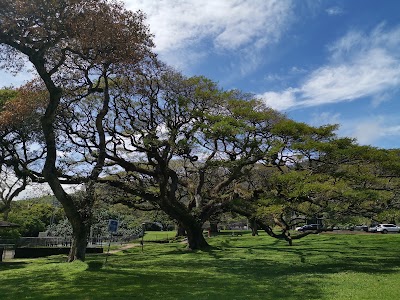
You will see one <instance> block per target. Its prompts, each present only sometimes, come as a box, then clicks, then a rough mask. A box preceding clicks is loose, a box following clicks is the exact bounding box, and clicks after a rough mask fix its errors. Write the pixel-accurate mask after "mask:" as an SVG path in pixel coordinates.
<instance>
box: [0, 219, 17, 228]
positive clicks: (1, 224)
mask: <svg viewBox="0 0 400 300" xmlns="http://www.w3.org/2000/svg"><path fill="white" fill-rule="evenodd" d="M9 227H19V225H18V224H15V223H10V222H7V221H0V228H9Z"/></svg>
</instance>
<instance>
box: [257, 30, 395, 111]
mask: <svg viewBox="0 0 400 300" xmlns="http://www.w3.org/2000/svg"><path fill="white" fill-rule="evenodd" d="M399 47H400V27H397V28H394V29H391V30H387V31H385V30H384V26H383V25H380V26H378V27H377V28H375V29H374V30H373V31H372V32H371V33H370V34H369V35H366V34H363V33H361V32H355V31H352V32H349V33H348V34H347V35H346V36H344V37H343V38H341V39H340V40H338V41H336V42H335V43H334V44H332V45H330V46H329V47H328V51H329V57H328V59H327V61H328V63H327V64H325V65H323V66H321V67H319V68H317V69H315V70H313V71H312V72H310V73H309V74H308V75H306V77H305V78H304V80H303V82H302V84H301V85H300V86H299V87H291V88H289V89H287V90H284V91H278V92H277V91H274V92H271V91H268V92H266V93H264V94H261V95H259V96H260V97H261V98H262V99H264V100H265V102H266V103H267V104H268V105H270V106H271V107H273V108H276V109H279V110H287V109H294V108H296V107H304V106H317V105H322V104H328V103H337V102H342V101H352V100H355V99H359V98H364V97H377V96H379V95H381V94H384V93H385V92H387V91H388V90H391V89H394V88H396V87H398V86H399V84H400V53H399V52H398V49H399ZM288 99H290V101H288ZM376 99H377V98H376ZM375 103H376V102H375Z"/></svg>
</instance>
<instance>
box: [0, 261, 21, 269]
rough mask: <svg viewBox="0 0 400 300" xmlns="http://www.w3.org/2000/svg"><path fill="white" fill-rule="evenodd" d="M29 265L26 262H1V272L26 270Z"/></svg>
mask: <svg viewBox="0 0 400 300" xmlns="http://www.w3.org/2000/svg"><path fill="white" fill-rule="evenodd" d="M26 265H27V263H26V262H21V261H18V262H14V261H3V262H0V271H6V270H14V269H22V268H25V266H26Z"/></svg>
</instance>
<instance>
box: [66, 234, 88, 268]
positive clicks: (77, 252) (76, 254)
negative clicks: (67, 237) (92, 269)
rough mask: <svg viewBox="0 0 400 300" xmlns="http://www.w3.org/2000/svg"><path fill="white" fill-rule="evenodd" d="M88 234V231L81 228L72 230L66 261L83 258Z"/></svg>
mask: <svg viewBox="0 0 400 300" xmlns="http://www.w3.org/2000/svg"><path fill="white" fill-rule="evenodd" d="M88 236H89V231H88V230H84V229H83V228H82V229H81V230H79V232H74V236H73V239H72V245H71V249H70V251H69V255H68V262H72V261H74V260H77V259H78V260H81V261H84V260H85V257H86V247H87V239H88Z"/></svg>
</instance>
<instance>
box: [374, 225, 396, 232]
mask: <svg viewBox="0 0 400 300" xmlns="http://www.w3.org/2000/svg"><path fill="white" fill-rule="evenodd" d="M376 232H381V233H388V232H400V227H398V226H396V225H395V224H378V225H377V226H376Z"/></svg>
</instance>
